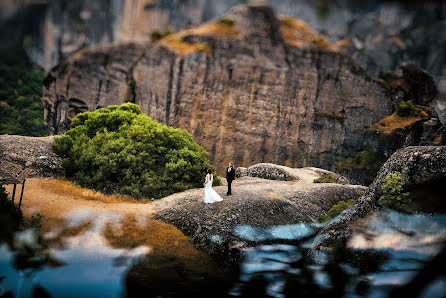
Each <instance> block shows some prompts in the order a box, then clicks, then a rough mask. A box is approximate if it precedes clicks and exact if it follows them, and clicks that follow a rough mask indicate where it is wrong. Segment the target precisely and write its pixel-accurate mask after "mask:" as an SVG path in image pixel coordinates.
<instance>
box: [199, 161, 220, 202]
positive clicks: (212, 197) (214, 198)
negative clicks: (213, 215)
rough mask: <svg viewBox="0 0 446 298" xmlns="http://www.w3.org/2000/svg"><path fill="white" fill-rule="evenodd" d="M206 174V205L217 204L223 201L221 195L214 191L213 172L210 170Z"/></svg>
mask: <svg viewBox="0 0 446 298" xmlns="http://www.w3.org/2000/svg"><path fill="white" fill-rule="evenodd" d="M207 172H208V173H207V174H206V181H205V182H204V184H203V185H204V202H205V203H215V202H220V201H223V199H222V198H221V197H220V195H219V194H218V193H217V192H216V191H215V190H214V189H212V182H213V181H214V176H213V175H212V170H211V169H208V171H207Z"/></svg>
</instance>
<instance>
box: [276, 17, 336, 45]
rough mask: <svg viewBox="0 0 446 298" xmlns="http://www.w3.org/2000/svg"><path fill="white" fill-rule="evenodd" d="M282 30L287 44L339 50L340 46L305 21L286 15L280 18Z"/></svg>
mask: <svg viewBox="0 0 446 298" xmlns="http://www.w3.org/2000/svg"><path fill="white" fill-rule="evenodd" d="M279 23H280V31H281V33H282V38H283V40H284V41H285V43H286V44H288V45H289V46H292V47H314V48H319V49H325V50H330V51H338V50H339V49H338V47H337V46H336V45H335V44H333V43H331V42H329V41H328V40H327V39H326V38H324V37H323V36H322V35H320V34H319V33H318V32H317V31H316V30H314V29H313V28H311V27H310V26H308V25H307V24H306V23H305V22H303V21H301V20H297V19H295V18H293V17H289V16H285V17H281V18H280V19H279Z"/></svg>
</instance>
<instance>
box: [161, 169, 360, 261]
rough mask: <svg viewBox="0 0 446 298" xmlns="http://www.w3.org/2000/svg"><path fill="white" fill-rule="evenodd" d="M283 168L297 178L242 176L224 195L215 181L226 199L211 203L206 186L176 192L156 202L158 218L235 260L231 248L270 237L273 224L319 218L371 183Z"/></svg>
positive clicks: (218, 254) (207, 248)
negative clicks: (330, 180)
mask: <svg viewBox="0 0 446 298" xmlns="http://www.w3.org/2000/svg"><path fill="white" fill-rule="evenodd" d="M270 168H273V165H270ZM280 169H281V170H282V171H284V172H287V170H288V171H289V173H291V172H292V173H293V174H294V175H295V178H296V179H293V180H290V181H280V180H267V179H262V178H257V177H242V178H240V179H237V180H235V182H234V183H233V195H232V196H224V194H225V193H226V188H225V187H223V186H221V187H216V188H215V189H216V191H217V192H218V193H219V194H220V195H221V196H222V197H223V201H222V202H219V203H214V204H209V205H207V204H204V203H203V196H204V190H202V189H195V190H190V191H186V192H183V193H179V194H175V195H172V196H169V197H167V198H163V199H161V200H158V201H155V202H154V203H153V204H152V207H153V208H154V211H155V212H156V215H155V219H157V220H160V221H163V222H166V223H169V224H173V225H175V226H176V227H177V228H179V229H180V230H181V231H182V232H183V233H184V234H185V235H187V236H189V237H191V238H192V240H193V242H194V243H195V244H196V245H197V246H198V247H199V248H201V249H203V250H205V251H207V252H209V253H210V254H212V255H213V256H216V257H225V258H227V257H229V262H232V261H235V260H234V259H231V257H233V258H236V257H237V254H234V255H233V254H232V253H233V252H234V253H235V252H236V251H237V249H238V248H241V247H244V246H246V245H249V242H250V241H251V240H252V241H256V240H262V239H263V240H265V241H268V240H269V237H268V235H266V234H268V233H274V230H271V229H270V230H269V231H268V228H274V227H276V226H285V228H286V226H288V225H294V224H298V223H311V222H315V221H316V220H317V219H318V217H319V216H320V215H321V214H325V212H326V211H328V210H329V209H330V207H331V206H332V205H333V204H336V203H337V202H339V201H341V200H350V199H357V198H358V197H359V196H360V192H361V191H364V190H365V189H366V188H365V187H363V186H354V185H341V184H318V183H313V180H314V179H315V178H318V177H320V174H318V173H317V172H316V171H317V170H319V169H290V168H286V167H280ZM302 227H303V229H306V227H304V226H302ZM252 233H260V234H264V236H259V237H258V238H257V239H250V236H249V235H248V234H252ZM270 236H271V235H270ZM276 236H277V235H276ZM278 237H279V236H278ZM279 238H280V237H279Z"/></svg>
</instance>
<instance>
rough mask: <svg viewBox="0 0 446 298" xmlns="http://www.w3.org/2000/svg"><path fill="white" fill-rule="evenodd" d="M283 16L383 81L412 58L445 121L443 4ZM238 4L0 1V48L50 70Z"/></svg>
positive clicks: (378, 3)
mask: <svg viewBox="0 0 446 298" xmlns="http://www.w3.org/2000/svg"><path fill="white" fill-rule="evenodd" d="M268 2H269V3H270V5H271V6H272V7H273V9H274V10H275V11H276V12H277V13H278V14H285V15H291V16H294V17H297V18H299V19H302V20H304V21H305V22H307V23H308V24H310V25H311V26H312V27H314V28H315V29H316V30H318V31H319V32H321V33H323V34H325V35H326V36H328V37H329V39H330V40H331V41H332V42H338V43H339V45H342V46H343V48H344V49H345V51H347V52H348V53H349V54H350V55H351V56H353V58H354V59H355V60H356V61H357V62H358V63H359V64H360V65H361V66H362V67H363V68H364V69H366V70H367V71H368V72H369V73H371V74H372V75H374V76H378V74H379V73H380V72H383V71H385V70H386V69H395V68H396V67H397V66H398V65H399V64H401V62H403V61H408V60H411V61H414V62H415V63H416V64H417V65H419V66H421V67H422V68H424V69H426V70H427V71H428V72H429V73H431V74H432V75H433V77H434V80H435V83H436V84H437V86H438V89H439V94H438V96H437V97H436V98H435V99H433V100H432V101H431V102H430V105H431V106H433V107H435V109H436V110H437V112H438V113H439V115H440V119H441V120H442V122H445V121H446V60H445V59H446V56H445V55H444V53H443V52H444V51H443V49H444V46H445V43H446V35H445V34H444V33H443V32H445V31H446V28H445V26H446V23H445V21H444V20H445V18H446V2H444V1H435V0H434V1H429V2H428V3H424V2H419V1H388V0H373V1H359V2H358V1H355V0H342V1H331V0H326V1H314V0H274V1H268ZM238 3H239V1H236V0H176V1H161V0H158V1H154V0H88V1H87V0H76V1H59V0H57V1H56V0H39V1H32V0H27V1H23V0H20V1H18V0H9V1H3V2H2V3H0V31H1V34H0V40H1V41H2V43H8V42H22V40H23V39H25V40H28V41H29V42H28V44H29V48H28V52H29V53H30V55H31V57H32V59H33V61H35V62H37V63H39V64H40V65H42V66H43V67H44V68H45V69H46V70H49V69H50V68H51V67H52V66H54V65H56V64H57V63H58V62H59V61H60V60H61V59H63V58H65V57H67V56H68V55H71V54H73V53H74V52H76V51H78V50H79V49H81V48H83V47H86V46H90V45H96V44H104V43H108V42H123V41H125V42H128V41H144V40H148V39H149V37H150V33H151V31H152V30H153V29H154V28H161V29H164V28H167V27H170V28H172V29H174V30H180V29H184V28H186V27H188V26H189V25H193V24H197V23H202V22H204V21H208V20H210V19H212V18H214V17H216V16H218V15H220V14H222V13H224V12H226V11H227V10H229V9H230V8H231V7H232V6H234V5H236V4H238Z"/></svg>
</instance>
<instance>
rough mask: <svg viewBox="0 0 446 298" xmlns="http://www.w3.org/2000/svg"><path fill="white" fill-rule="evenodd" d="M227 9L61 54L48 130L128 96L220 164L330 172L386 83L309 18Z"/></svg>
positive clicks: (381, 98) (385, 104)
mask: <svg viewBox="0 0 446 298" xmlns="http://www.w3.org/2000/svg"><path fill="white" fill-rule="evenodd" d="M223 19H229V20H231V21H230V22H226V23H225V22H220V21H219V20H213V21H211V22H210V23H208V24H205V25H203V26H201V27H198V28H192V29H189V30H186V31H183V32H180V33H178V34H177V35H174V36H172V37H167V38H166V39H165V40H162V41H161V42H158V43H145V44H144V43H142V44H124V45H117V46H110V47H105V48H100V49H99V50H98V49H97V48H95V49H91V50H86V51H84V52H82V53H79V54H78V55H77V56H76V57H73V58H70V59H67V60H66V61H65V62H63V63H61V64H60V65H58V66H57V67H56V68H54V69H53V70H52V71H51V72H50V74H49V76H48V78H47V79H46V81H45V88H44V101H45V110H46V121H47V123H48V124H49V125H50V127H51V130H52V132H53V133H58V132H60V131H64V130H65V129H66V128H67V125H68V123H69V120H70V119H72V117H74V115H75V114H76V113H77V112H79V111H84V110H95V109H97V108H98V107H104V106H106V105H108V104H119V103H122V102H126V101H132V102H135V103H137V104H138V105H139V106H140V107H141V109H142V110H143V112H145V113H146V114H148V115H149V116H150V117H152V118H153V119H155V120H157V121H160V122H161V123H164V124H168V125H172V126H175V127H180V128H183V129H187V130H188V131H189V132H190V133H191V134H192V135H193V137H194V139H195V140H196V141H197V143H199V144H200V145H202V146H203V147H204V148H205V149H206V150H207V151H208V152H209V153H210V156H209V157H210V160H211V162H212V163H213V164H214V165H216V166H217V168H218V169H219V171H221V170H222V169H224V167H225V166H226V164H227V162H228V161H230V160H232V161H234V162H235V163H236V165H237V166H247V165H251V164H254V163H258V162H272V163H276V164H283V165H287V166H292V167H304V166H317V167H322V168H326V169H330V170H334V169H335V166H336V163H337V162H338V160H339V159H340V158H341V159H342V158H345V157H347V156H348V155H349V154H350V153H351V152H356V151H361V150H363V149H364V148H365V147H366V146H368V144H369V143H370V140H367V138H365V137H364V134H365V132H366V130H367V128H368V127H370V126H371V125H373V124H374V123H376V122H378V121H379V120H380V119H382V118H384V117H385V116H387V115H390V114H391V112H392V106H391V99H390V97H388V96H387V95H386V88H385V87H384V86H383V85H382V84H381V83H380V82H378V81H377V80H375V79H373V78H372V77H370V76H369V75H368V74H367V73H366V72H365V71H364V70H363V69H361V68H360V67H359V66H358V65H357V64H356V63H355V62H354V61H353V60H352V59H351V58H350V57H348V56H346V55H344V54H342V53H340V52H338V51H337V50H336V46H334V45H332V44H330V43H329V42H328V41H326V40H324V38H323V37H322V36H320V35H318V34H317V33H315V32H314V30H313V31H312V29H311V28H310V29H311V30H310V29H309V27H308V26H306V25H305V24H304V23H301V22H294V21H290V19H277V18H276V16H275V15H274V13H273V11H272V10H271V9H270V8H269V7H268V6H265V5H258V4H249V5H243V6H237V7H235V8H234V9H233V10H231V11H230V12H229V13H228V14H226V15H224V16H223ZM231 22H232V23H231ZM297 33H299V34H297Z"/></svg>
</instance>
